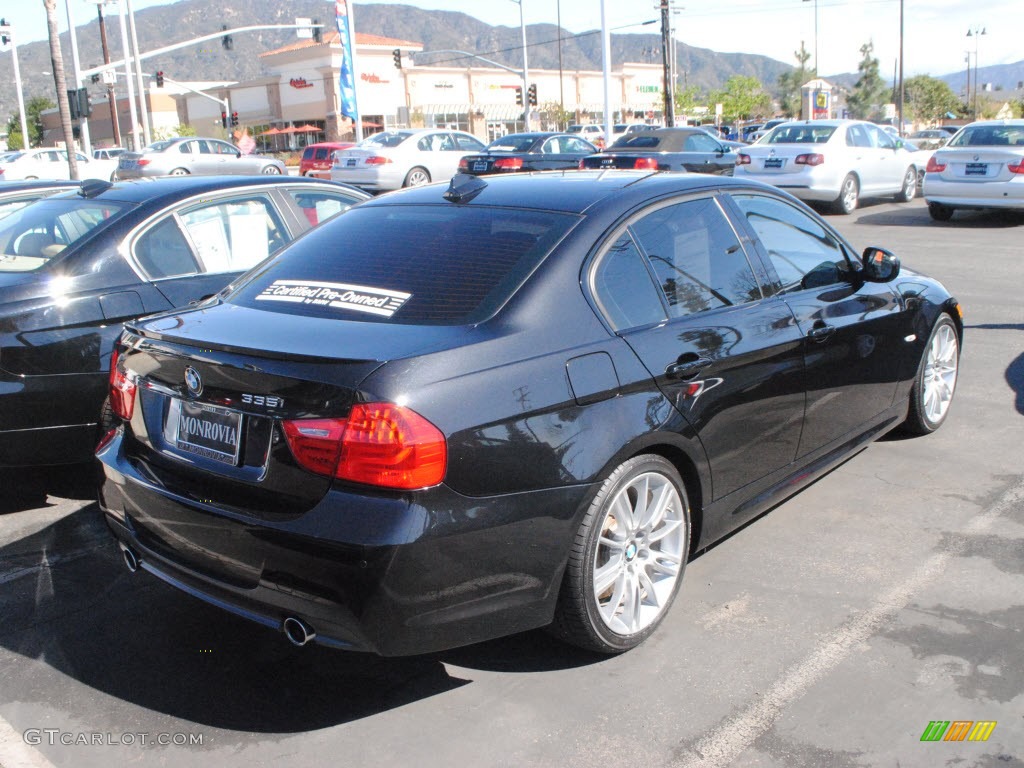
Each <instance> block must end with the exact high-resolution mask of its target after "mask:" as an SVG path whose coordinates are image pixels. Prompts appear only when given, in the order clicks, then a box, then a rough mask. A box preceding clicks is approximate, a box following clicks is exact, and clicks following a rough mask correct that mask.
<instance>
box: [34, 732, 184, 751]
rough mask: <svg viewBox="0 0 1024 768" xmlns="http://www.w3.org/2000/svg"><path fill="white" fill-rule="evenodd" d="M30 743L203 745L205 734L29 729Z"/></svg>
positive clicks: (96, 745) (120, 745) (85, 745)
mask: <svg viewBox="0 0 1024 768" xmlns="http://www.w3.org/2000/svg"><path fill="white" fill-rule="evenodd" d="M21 737H22V739H24V740H25V743H26V744H29V745H31V746H33V747H38V746H39V745H41V744H46V745H48V746H51V747H52V746H56V745H63V746H65V747H79V746H81V747H107V746H115V747H145V746H152V745H158V746H161V747H169V746H174V747H201V746H202V745H203V734H201V733H181V732H179V733H149V732H146V731H140V732H136V733H111V732H109V731H62V730H61V729H59V728H28V729H26V730H25V732H24V733H22V735H21Z"/></svg>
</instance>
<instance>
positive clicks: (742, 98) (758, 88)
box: [708, 75, 772, 121]
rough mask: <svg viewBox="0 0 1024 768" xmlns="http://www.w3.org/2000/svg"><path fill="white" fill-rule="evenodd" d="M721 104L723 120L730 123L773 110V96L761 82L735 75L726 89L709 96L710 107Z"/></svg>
mask: <svg viewBox="0 0 1024 768" xmlns="http://www.w3.org/2000/svg"><path fill="white" fill-rule="evenodd" d="M719 103H721V105H722V119H723V120H729V121H732V120H746V119H748V118H750V117H753V116H754V115H763V114H765V113H767V112H768V111H769V110H770V109H771V108H772V99H771V96H769V95H768V93H767V92H766V91H765V90H764V86H763V85H761V81H760V80H758V79H757V78H756V77H749V76H747V75H733V76H732V77H730V78H729V80H728V81H727V82H726V84H725V88H723V89H722V90H720V91H712V92H711V93H709V94H708V106H709V107H710V106H711V105H712V104H719Z"/></svg>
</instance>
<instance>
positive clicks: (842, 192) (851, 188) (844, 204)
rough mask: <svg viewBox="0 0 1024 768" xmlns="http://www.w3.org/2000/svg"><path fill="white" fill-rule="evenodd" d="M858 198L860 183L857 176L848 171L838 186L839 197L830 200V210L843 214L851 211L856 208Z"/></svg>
mask: <svg viewBox="0 0 1024 768" xmlns="http://www.w3.org/2000/svg"><path fill="white" fill-rule="evenodd" d="M859 198H860V184H859V183H858V182H857V177H856V176H854V175H853V174H852V173H848V174H846V178H845V179H843V183H842V184H841V185H840V186H839V197H837V198H836V199H835V200H834V201H833V202H832V206H831V207H832V212H833V213H839V214H843V215H849V214H851V213H853V212H854V211H855V210H857V203H858V201H859Z"/></svg>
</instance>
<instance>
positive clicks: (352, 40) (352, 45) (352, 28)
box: [342, 0, 363, 144]
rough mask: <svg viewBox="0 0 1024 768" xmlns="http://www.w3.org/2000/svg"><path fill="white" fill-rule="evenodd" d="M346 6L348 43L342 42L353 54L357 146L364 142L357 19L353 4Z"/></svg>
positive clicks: (347, 3) (347, 2) (346, 0)
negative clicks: (358, 64)
mask: <svg viewBox="0 0 1024 768" xmlns="http://www.w3.org/2000/svg"><path fill="white" fill-rule="evenodd" d="M345 5H346V6H347V8H348V11H347V13H348V41H347V42H346V41H344V40H342V44H344V45H348V49H349V51H351V53H352V95H353V96H354V97H355V100H356V119H355V126H353V127H354V128H355V139H356V144H358V143H359V142H361V141H362V140H363V113H362V111H361V110H360V109H359V94H358V93H357V89H358V88H359V75H358V73H357V72H356V70H357V69H358V67H357V66H356V22H355V17H354V16H353V15H352V3H350V2H349V1H348V0H345Z"/></svg>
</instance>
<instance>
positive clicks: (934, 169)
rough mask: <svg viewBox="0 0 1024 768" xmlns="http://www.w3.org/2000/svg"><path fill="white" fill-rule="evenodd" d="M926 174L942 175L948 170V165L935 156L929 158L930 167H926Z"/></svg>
mask: <svg viewBox="0 0 1024 768" xmlns="http://www.w3.org/2000/svg"><path fill="white" fill-rule="evenodd" d="M924 170H925V173H942V172H943V171H944V170H946V164H945V163H940V162H938V161H937V160H936V159H935V155H932V156H931V157H929V158H928V165H926V166H925V167H924Z"/></svg>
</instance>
